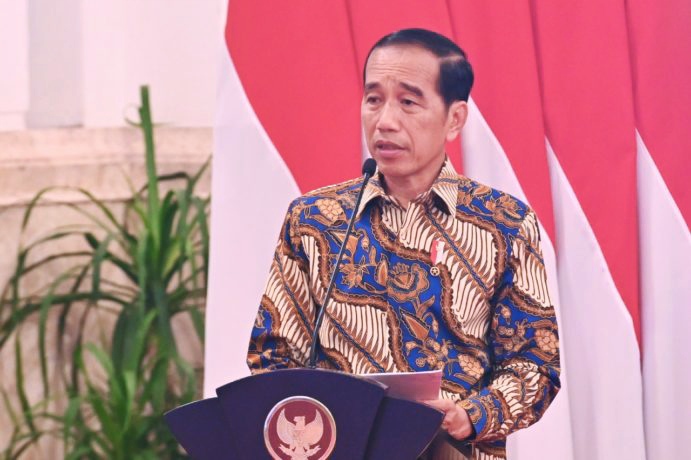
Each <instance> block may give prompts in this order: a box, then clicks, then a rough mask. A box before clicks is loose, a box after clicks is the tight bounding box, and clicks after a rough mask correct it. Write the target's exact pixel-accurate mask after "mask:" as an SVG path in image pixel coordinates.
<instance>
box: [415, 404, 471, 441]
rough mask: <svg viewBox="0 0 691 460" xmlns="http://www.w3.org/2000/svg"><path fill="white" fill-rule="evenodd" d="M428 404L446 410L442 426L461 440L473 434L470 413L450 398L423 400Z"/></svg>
mask: <svg viewBox="0 0 691 460" xmlns="http://www.w3.org/2000/svg"><path fill="white" fill-rule="evenodd" d="M422 402H424V403H425V404H427V405H428V406H432V407H434V408H435V409H437V410H440V411H442V412H444V420H442V422H441V427H442V428H443V429H445V430H446V431H447V432H448V433H449V435H451V436H452V437H454V438H456V439H458V440H459V441H461V440H463V439H465V438H467V437H468V436H470V435H471V434H473V424H472V423H471V422H470V417H469V416H468V413H467V412H466V411H465V410H463V409H462V408H461V407H459V406H458V405H457V404H456V403H455V402H453V401H451V400H450V399H430V400H427V401H422Z"/></svg>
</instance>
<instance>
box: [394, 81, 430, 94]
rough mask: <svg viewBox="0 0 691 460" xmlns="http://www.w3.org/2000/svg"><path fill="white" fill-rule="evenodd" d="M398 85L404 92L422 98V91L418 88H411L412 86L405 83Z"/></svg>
mask: <svg viewBox="0 0 691 460" xmlns="http://www.w3.org/2000/svg"><path fill="white" fill-rule="evenodd" d="M400 85H401V86H402V87H403V88H405V90H406V91H409V92H411V93H413V94H414V95H416V96H417V97H424V94H423V92H422V90H421V89H420V88H418V87H417V86H413V85H411V84H409V83H405V82H401V83H400Z"/></svg>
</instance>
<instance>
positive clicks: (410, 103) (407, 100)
mask: <svg viewBox="0 0 691 460" xmlns="http://www.w3.org/2000/svg"><path fill="white" fill-rule="evenodd" d="M401 104H403V105H405V106H413V105H415V101H413V100H412V99H403V100H402V101H401Z"/></svg>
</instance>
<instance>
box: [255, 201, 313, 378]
mask: <svg viewBox="0 0 691 460" xmlns="http://www.w3.org/2000/svg"><path fill="white" fill-rule="evenodd" d="M302 209H303V206H302V204H301V203H300V201H299V200H296V201H294V202H293V203H292V204H291V205H290V207H289V209H288V212H287V214H286V218H285V220H284V223H283V226H282V227H281V234H280V236H279V239H278V243H277V245H276V251H275V252H274V257H273V261H272V263H271V268H270V270H269V279H268V281H267V283H266V288H265V290H264V294H263V295H262V298H261V302H260V305H259V310H258V311H257V317H256V319H255V321H254V327H253V329H252V335H251V338H250V345H249V349H248V352H247V365H248V366H249V368H250V371H251V372H252V374H257V373H260V372H264V371H268V370H274V369H283V368H291V367H303V366H304V363H305V362H306V361H307V356H308V353H309V346H310V343H311V335H312V330H313V325H314V311H315V308H314V302H313V301H312V297H311V295H310V290H309V280H308V267H309V262H308V258H307V256H306V254H305V252H304V250H303V248H302V245H301V241H300V234H299V224H300V214H301V212H302Z"/></svg>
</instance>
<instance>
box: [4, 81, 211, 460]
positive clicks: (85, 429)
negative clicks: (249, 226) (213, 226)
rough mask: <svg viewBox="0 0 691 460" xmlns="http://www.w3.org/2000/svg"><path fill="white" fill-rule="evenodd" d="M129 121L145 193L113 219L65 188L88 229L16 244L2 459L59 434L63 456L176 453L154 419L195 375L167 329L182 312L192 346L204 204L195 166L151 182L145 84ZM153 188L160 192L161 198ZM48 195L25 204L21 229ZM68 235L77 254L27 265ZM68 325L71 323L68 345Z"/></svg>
mask: <svg viewBox="0 0 691 460" xmlns="http://www.w3.org/2000/svg"><path fill="white" fill-rule="evenodd" d="M139 117H140V121H139V122H138V123H133V124H135V125H136V126H138V127H139V128H140V129H141V131H142V133H143V135H144V141H145V147H146V149H145V150H146V173H147V183H146V186H145V187H144V188H142V189H140V190H134V189H133V191H132V197H131V199H129V200H128V201H127V202H126V203H125V204H124V211H123V212H122V213H119V212H116V211H115V210H114V207H113V205H109V204H107V203H105V202H103V201H101V200H99V199H97V198H96V197H95V196H93V195H92V194H91V193H89V192H88V191H87V190H81V189H80V190H77V192H78V193H80V194H82V195H83V196H84V197H85V198H86V200H87V201H88V205H87V206H84V205H71V206H70V207H71V209H72V210H74V211H76V212H77V213H79V214H80V215H81V216H84V217H85V218H86V219H87V221H88V222H89V223H88V224H87V225H85V226H84V225H81V226H74V225H72V226H60V227H57V228H54V229H53V230H51V231H50V233H49V234H47V235H46V236H44V237H42V238H40V239H37V240H35V241H33V242H31V243H30V244H28V245H25V246H23V247H21V248H20V250H19V252H18V255H17V261H16V270H15V271H14V273H13V275H12V277H11V279H10V280H9V282H8V285H7V286H6V288H5V289H4V291H3V293H2V298H1V303H0V349H2V348H5V347H8V346H13V347H14V355H15V380H16V382H15V383H16V386H17V391H16V394H12V395H11V394H10V393H8V392H7V391H4V390H3V393H2V398H3V401H4V406H5V408H6V409H7V411H8V412H9V413H10V415H11V417H12V420H13V426H12V438H11V440H10V443H9V445H7V446H6V447H5V449H4V451H3V452H2V455H3V457H4V458H6V459H14V458H18V457H20V456H21V455H22V453H23V452H25V451H26V449H27V448H29V447H30V446H32V445H33V444H35V443H37V442H38V441H39V440H40V439H41V438H43V437H45V436H54V437H58V438H59V439H61V441H62V443H63V445H64V455H65V458H68V459H96V458H99V459H100V458H107V459H135V458H139V459H148V458H151V459H159V458H183V457H185V455H184V454H183V453H182V451H181V450H180V448H179V447H178V444H177V442H176V441H175V439H174V438H173V437H172V435H171V434H170V432H169V431H168V429H167V427H166V426H165V424H164V422H163V419H162V417H161V415H162V414H163V413H164V412H165V411H167V410H169V409H171V408H173V407H176V406H178V405H180V404H183V403H186V402H189V401H191V400H193V399H197V398H198V397H199V393H200V390H199V385H198V382H199V379H198V373H199V372H200V369H195V368H193V367H192V366H191V365H190V364H189V363H188V362H187V361H186V360H185V359H183V357H182V356H181V355H180V352H179V349H178V338H176V335H175V334H174V331H173V326H172V324H173V320H174V318H176V317H177V316H178V315H189V318H190V319H191V322H192V324H193V325H194V330H195V331H196V336H197V337H198V339H199V340H200V341H202V342H203V335H204V325H203V301H204V297H205V293H206V280H207V267H208V249H209V234H208V226H207V225H208V209H209V200H208V198H202V197H199V196H198V195H197V194H196V193H195V186H196V185H197V182H198V181H199V179H200V177H201V175H202V174H203V173H204V171H205V169H206V166H207V165H204V167H202V168H201V170H200V171H199V172H198V173H197V174H196V175H194V176H193V177H190V176H188V175H187V174H185V173H177V174H172V175H167V176H159V175H158V174H157V171H156V162H155V151H154V128H153V124H152V119H151V110H150V105H149V95H148V89H147V88H146V87H143V88H142V89H141V107H140V108H139ZM207 164H208V162H207ZM162 183H168V184H170V187H169V188H170V190H169V191H167V192H165V193H163V192H162V191H161V190H160V188H161V185H162ZM177 184H182V186H180V185H178V187H177V188H175V187H174V186H175V185H177ZM50 191H51V190H50V189H48V190H43V191H41V192H40V193H38V194H37V195H36V197H35V198H34V199H33V200H32V202H31V203H30V204H29V206H28V208H27V210H26V213H25V215H24V220H23V227H22V229H23V231H24V229H26V227H27V225H28V224H29V222H30V220H31V218H32V213H33V211H34V210H35V208H36V206H37V205H38V204H39V203H41V202H42V200H43V199H45V197H44V196H45V195H46V194H47V193H49V192H50ZM116 216H119V217H116ZM68 238H79V239H80V240H81V241H82V242H83V244H82V249H80V250H78V251H71V252H62V253H60V252H57V253H56V252H54V253H52V254H50V255H48V256H43V257H41V258H40V259H39V260H35V259H36V256H34V254H36V253H37V252H38V250H39V249H41V250H42V251H45V248H46V247H52V246H53V245H55V244H56V243H59V242H61V241H63V240H65V239H68ZM55 263H59V264H62V265H61V266H63V265H64V266H67V267H68V268H67V269H64V270H63V271H62V272H61V273H59V274H58V275H57V276H55V277H54V279H53V280H52V281H50V282H49V283H48V284H47V285H45V286H43V287H42V288H41V289H39V290H38V292H35V293H28V294H27V293H25V292H24V289H23V285H24V284H25V283H24V281H25V279H26V278H27V277H28V276H30V275H32V274H34V273H36V272H37V271H39V270H41V269H43V268H45V267H48V266H53V267H54V266H55V265H51V264H55ZM95 316H98V317H99V318H101V320H99V321H100V322H101V323H103V322H105V323H108V324H109V325H110V326H105V327H103V331H102V332H101V333H100V338H97V339H93V338H92V339H91V340H89V339H87V337H89V336H93V335H94V334H93V333H91V332H92V331H91V330H90V331H87V330H86V328H87V327H88V324H89V322H90V321H91V323H93V320H94V317H95ZM108 317H110V318H111V319H110V321H107V319H108ZM103 318H106V321H103ZM69 323H72V324H74V323H76V324H78V326H77V328H76V338H74V337H73V339H72V340H70V341H68V340H67V338H66V331H67V330H68V324H69ZM36 324H37V326H36ZM28 327H38V334H37V337H38V344H37V346H38V350H39V355H40V356H39V362H40V368H41V377H42V387H43V395H42V398H41V400H40V401H39V402H31V401H30V398H29V397H28V396H27V390H26V387H27V382H26V381H25V372H26V369H25V368H24V363H23V356H22V355H23V354H22V349H23V346H24V345H25V344H24V343H23V341H22V340H23V339H22V335H21V334H20V332H21V330H22V329H23V328H28ZM51 328H53V329H52V330H51ZM49 331H54V332H55V334H56V336H57V344H56V347H57V355H58V362H60V363H64V364H61V366H60V370H59V375H60V380H61V382H57V383H58V384H56V382H55V381H53V380H51V381H49V368H50V365H51V363H50V361H49V359H48V352H49V350H50V347H49V345H48V343H47V337H48V332H49ZM87 332H89V333H87ZM56 388H57V389H56ZM55 407H59V408H60V409H55Z"/></svg>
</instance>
